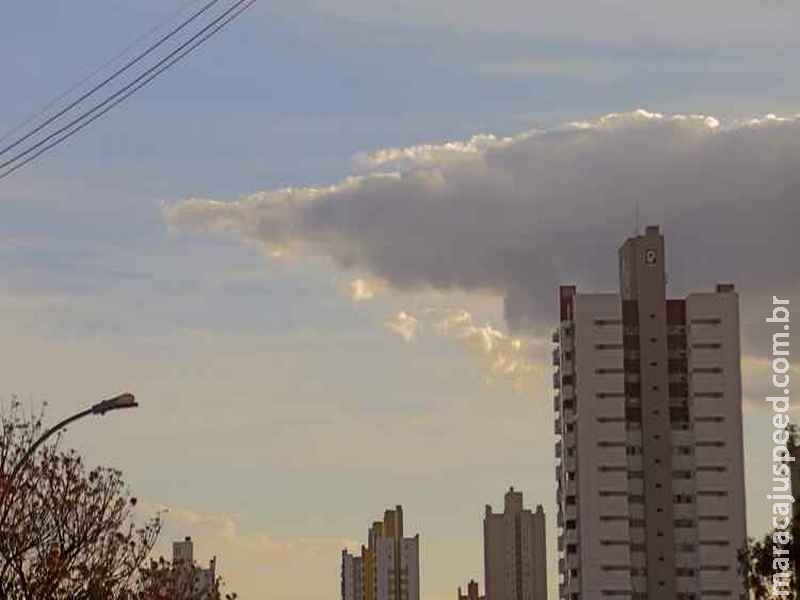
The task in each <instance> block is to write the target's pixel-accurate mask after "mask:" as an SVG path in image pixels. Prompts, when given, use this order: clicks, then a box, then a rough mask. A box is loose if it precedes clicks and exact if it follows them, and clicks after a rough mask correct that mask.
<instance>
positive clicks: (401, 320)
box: [384, 310, 421, 342]
mask: <svg viewBox="0 0 800 600" xmlns="http://www.w3.org/2000/svg"><path fill="white" fill-rule="evenodd" d="M384 324H385V325H386V328H387V329H389V330H390V331H392V332H394V333H396V334H397V335H399V336H400V337H401V338H403V339H404V340H405V341H407V342H411V341H413V340H414V339H415V338H416V337H417V334H418V333H419V330H420V327H421V324H420V322H419V319H417V318H416V317H415V316H413V315H410V314H408V313H407V312H406V311H404V310H401V311H400V312H398V313H397V314H395V315H394V316H392V317H391V318H389V319H388V320H387V321H386V322H385V323H384Z"/></svg>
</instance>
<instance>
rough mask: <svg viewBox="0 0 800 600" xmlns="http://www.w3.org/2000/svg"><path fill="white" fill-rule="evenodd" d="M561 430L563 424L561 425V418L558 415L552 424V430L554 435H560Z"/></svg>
mask: <svg viewBox="0 0 800 600" xmlns="http://www.w3.org/2000/svg"><path fill="white" fill-rule="evenodd" d="M562 430H563V426H562V423H561V418H560V417H559V418H557V419H556V420H555V423H554V426H553V431H554V433H555V434H556V435H561V433H562Z"/></svg>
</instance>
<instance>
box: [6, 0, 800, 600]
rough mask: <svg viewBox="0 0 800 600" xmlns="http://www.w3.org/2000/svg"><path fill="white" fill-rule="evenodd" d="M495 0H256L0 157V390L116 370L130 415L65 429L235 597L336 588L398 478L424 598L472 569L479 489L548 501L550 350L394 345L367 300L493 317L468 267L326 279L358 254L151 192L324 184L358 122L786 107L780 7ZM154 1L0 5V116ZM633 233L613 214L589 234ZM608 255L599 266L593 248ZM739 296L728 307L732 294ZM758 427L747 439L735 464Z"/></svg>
mask: <svg viewBox="0 0 800 600" xmlns="http://www.w3.org/2000/svg"><path fill="white" fill-rule="evenodd" d="M490 4H491V5H489V3H485V2H478V1H477V0H475V1H471V2H460V3H456V2H451V1H450V0H435V1H429V2H422V1H421V0H420V1H415V0H409V1H406V2H388V1H387V2H366V1H363V2H362V1H360V0H343V1H341V2H336V3H333V2H311V1H304V2H289V1H288V0H285V1H284V0H279V1H276V2H272V3H270V2H266V1H264V0H261V1H260V2H259V3H257V5H256V6H255V7H254V9H253V10H252V11H250V12H249V13H247V15H246V16H245V17H244V18H243V19H242V20H241V21H239V22H237V23H236V24H234V26H233V27H231V28H230V29H229V30H227V31H226V32H225V33H224V34H223V35H221V36H219V37H217V38H215V39H214V40H213V42H212V43H210V44H209V45H207V46H206V47H205V48H203V49H202V50H201V51H200V52H199V53H198V54H196V55H193V56H192V57H191V58H190V59H189V60H188V61H186V62H185V63H183V64H181V65H180V66H178V67H177V68H175V69H173V70H172V71H170V72H169V73H168V75H166V76H164V77H163V78H162V79H160V80H158V81H156V82H155V83H154V84H153V85H151V86H150V87H148V88H147V89H145V90H143V91H142V92H141V93H140V94H137V95H136V96H135V97H134V98H133V99H132V100H131V101H130V102H129V103H127V104H126V105H124V106H123V107H120V109H119V110H115V111H114V112H113V113H111V114H109V115H108V117H106V118H104V119H102V120H101V121H99V122H97V123H96V124H93V125H92V126H91V127H89V128H88V129H86V130H85V131H84V132H83V133H82V134H81V135H79V136H76V137H75V138H74V139H73V140H71V141H70V142H69V143H68V144H66V145H65V146H63V147H61V148H60V149H58V150H57V151H55V152H53V153H52V154H50V155H48V156H47V157H46V158H43V159H42V160H41V161H38V162H37V163H35V164H33V165H31V166H30V167H29V168H26V169H25V170H23V171H21V172H19V173H18V174H16V175H15V176H13V177H12V178H9V179H6V180H4V181H2V182H0V281H2V286H1V287H0V310H1V311H2V316H1V317H0V332H1V333H2V338H3V340H4V341H5V342H6V343H5V344H4V349H3V350H2V351H0V352H1V354H0V359H2V364H3V365H4V367H3V369H2V374H3V380H4V386H3V389H2V390H0V394H5V395H6V396H7V395H8V394H11V393H18V394H21V395H22V396H23V397H25V398H30V399H31V401H32V402H38V401H42V400H47V401H48V402H49V404H50V408H49V410H50V411H51V415H52V416H53V417H56V416H59V415H62V414H65V413H68V412H69V411H70V410H73V409H75V408H76V407H78V406H82V405H83V404H85V403H87V402H91V401H93V400H95V399H97V398H99V397H102V396H104V395H107V394H111V393H115V392H118V391H121V390H123V389H130V390H131V391H133V392H135V393H136V394H137V395H138V396H139V398H140V401H141V402H142V408H141V409H139V410H138V411H137V413H136V414H135V415H134V414H131V415H125V416H124V417H122V416H119V417H117V416H115V417H113V418H112V417H109V418H108V419H106V421H105V422H103V423H102V424H100V423H86V424H81V425H80V426H76V427H74V428H73V429H72V431H71V432H70V434H69V436H68V441H69V443H71V444H75V445H77V446H78V447H80V448H81V449H82V450H84V451H86V453H87V454H88V455H89V457H90V459H92V460H94V461H97V462H101V463H104V464H113V465H115V466H119V467H120V468H122V469H123V470H124V471H125V474H126V477H127V479H128V481H129V482H130V485H131V487H132V488H133V490H134V491H135V492H136V493H137V494H138V495H139V496H140V497H141V498H143V499H145V500H146V501H147V502H148V503H149V506H153V507H155V506H160V505H169V506H172V507H173V508H174V512H173V514H174V515H175V517H174V518H173V519H172V521H171V522H170V525H169V527H170V529H169V530H168V532H167V535H175V536H178V537H180V536H183V535H186V534H191V535H194V536H195V538H196V539H197V540H198V545H199V551H200V554H201V556H210V555H211V554H214V553H216V554H218V555H219V556H220V562H221V568H222V570H223V572H224V573H225V574H226V576H227V578H228V579H229V580H230V582H231V586H232V588H233V589H236V590H238V591H240V592H241V593H243V595H244V597H248V598H257V597H261V596H259V594H258V592H259V591H260V590H270V594H269V595H270V596H272V597H280V598H287V599H294V598H297V599H301V598H302V599H305V598H308V599H309V600H311V599H313V600H316V599H318V598H324V597H331V596H332V595H335V594H336V593H337V589H338V587H337V579H336V578H337V573H338V562H337V561H338V553H339V550H340V547H341V546H342V544H344V543H350V542H352V541H357V540H360V539H362V538H363V537H364V535H365V532H366V528H367V524H368V522H369V521H370V520H371V519H373V518H374V517H376V516H378V515H379V514H380V513H381V511H382V510H383V509H384V508H386V507H388V506H391V505H393V504H395V503H403V504H404V505H405V506H406V514H407V518H408V520H409V523H408V528H409V530H411V531H416V530H421V533H422V536H423V547H424V557H425V558H424V561H425V562H424V573H425V582H424V591H425V596H426V598H432V599H436V598H439V597H441V598H443V597H447V596H450V595H451V594H452V593H454V590H455V588H456V587H457V586H458V585H463V584H464V583H465V582H466V581H467V580H468V579H469V578H470V577H478V578H480V577H481V576H482V567H481V547H482V546H481V543H482V542H481V538H480V535H481V534H480V532H481V524H480V519H481V515H482V512H483V505H484V504H485V503H493V504H499V503H500V502H501V500H502V494H503V492H504V490H505V488H506V487H507V486H508V485H512V484H513V485H515V486H516V487H518V488H519V489H522V490H523V491H524V492H525V494H526V501H527V503H529V504H536V503H543V504H544V505H545V508H546V510H549V511H550V512H551V513H552V498H553V495H554V490H553V486H552V483H551V482H552V464H551V456H552V440H551V439H550V437H549V434H548V433H547V432H549V431H550V430H551V426H550V418H551V413H550V408H549V390H548V389H547V387H546V386H547V380H548V377H547V375H548V373H547V371H546V369H544V367H542V365H539V366H538V367H537V369H535V370H534V371H533V372H532V373H531V374H530V375H529V376H528V377H527V381H526V382H525V384H524V386H523V387H522V388H519V389H515V385H514V383H515V382H513V381H509V380H508V378H503V377H496V376H491V373H490V372H489V371H488V370H487V369H486V368H485V367H486V360H485V357H484V356H482V354H481V352H480V351H476V350H475V348H474V347H471V346H470V345H469V343H467V344H465V343H463V341H464V340H463V339H462V340H459V339H452V338H451V337H447V336H436V335H429V336H424V337H421V338H420V339H419V340H418V341H417V342H416V343H413V344H411V343H409V344H407V343H405V342H404V341H403V340H402V339H400V338H398V337H397V336H394V335H392V334H391V333H390V332H389V331H388V330H387V329H386V327H385V326H384V325H385V322H386V320H387V319H388V318H389V315H392V314H396V313H397V312H398V311H399V310H401V309H408V307H417V308H419V307H422V306H427V305H430V304H436V305H438V306H450V307H452V306H458V307H466V308H468V309H469V311H470V312H471V313H472V314H473V315H474V317H475V323H476V324H483V323H486V322H491V323H492V325H493V326H494V327H496V328H497V329H498V331H502V332H504V334H505V332H507V331H508V328H507V326H506V324H505V322H504V311H503V299H502V294H498V293H496V290H492V289H488V287H490V286H487V289H483V290H476V289H474V288H471V289H469V290H459V289H452V288H451V289H450V291H449V292H444V291H442V290H431V289H419V288H415V289H407V288H404V289H399V288H401V287H402V286H399V287H398V286H394V285H392V283H391V282H389V283H388V284H385V285H384V288H382V290H381V293H379V294H378V297H377V298H376V299H375V300H374V301H372V302H358V303H354V302H353V301H352V300H351V299H350V298H349V297H348V294H347V293H346V292H347V286H348V282H349V281H350V279H351V278H352V277H354V276H360V275H370V273H364V272H363V269H362V271H360V272H359V271H358V270H357V269H356V270H350V271H348V270H347V269H342V268H341V266H340V264H339V263H337V260H336V259H335V257H332V256H330V255H326V253H325V252H310V253H301V254H300V255H299V256H292V257H289V258H288V259H285V260H275V259H273V258H268V257H265V253H264V251H263V250H262V249H261V248H260V247H259V245H258V244H257V243H254V242H253V240H249V241H248V242H247V243H245V244H242V243H240V240H239V239H238V236H237V235H236V234H234V235H227V236H221V237H220V236H209V235H205V234H204V233H203V232H200V233H190V232H187V231H186V230H184V229H182V228H180V227H174V226H171V225H169V224H168V223H166V222H165V218H164V212H163V207H164V206H165V205H168V206H170V205H174V204H176V203H178V202H180V201H181V200H183V199H185V198H187V197H203V198H206V197H208V198H217V199H226V200H229V199H235V198H237V197H240V196H243V195H246V194H250V193H253V192H257V191H258V190H275V189H279V188H283V187H285V186H308V185H329V184H334V183H336V182H339V181H341V180H342V179H343V178H344V177H346V176H347V175H349V174H351V173H353V172H357V171H358V168H357V164H356V163H355V162H354V157H356V156H358V155H362V154H363V153H369V152H373V151H376V150H380V149H382V148H402V147H406V146H411V145H416V144H423V143H433V144H435V143H441V142H444V141H448V140H464V139H469V138H470V137H471V136H472V135H474V134H478V133H495V134H498V135H515V134H518V133H520V132H523V131H527V130H531V129H539V128H552V127H555V126H557V125H559V124H560V123H563V122H566V121H572V120H591V119H595V118H597V117H599V116H600V115H604V114H606V113H610V112H620V111H630V110H633V109H636V108H638V107H645V108H647V109H649V110H653V111H661V112H664V113H702V114H710V115H714V116H715V117H717V118H719V119H738V118H749V117H752V116H755V115H763V114H766V113H777V114H784V115H793V114H796V113H797V112H798V104H797V97H798V93H799V92H800V83H798V80H797V78H796V77H795V76H794V71H795V66H796V64H797V62H798V59H800V46H798V44H797V42H796V40H795V39H793V33H794V32H795V31H796V27H795V25H796V23H797V20H798V9H797V7H796V6H795V5H793V4H792V3H785V2H777V1H776V2H758V3H756V2H754V3H744V2H716V1H711V2H708V3H705V4H704V5H703V6H702V7H697V6H693V3H688V2H676V3H671V4H670V6H669V7H650V8H649V9H648V11H647V12H643V9H642V7H641V6H640V4H639V3H634V2H629V1H627V0H617V1H613V2H602V3H591V4H589V3H585V4H584V3H576V4H574V5H570V6H568V7H567V6H550V5H549V4H542V3H537V2H522V1H516V0H505V1H500V2H492V3H490ZM177 6H179V4H178V3H177V2H167V3H164V2H158V3H157V2H150V1H148V2H136V3H134V2H125V1H122V0H117V1H106V2H99V1H95V0H87V1H86V2H81V3H74V2H66V1H61V2H49V3H15V4H14V5H10V6H7V7H5V9H4V18H3V20H2V22H0V55H2V56H3V57H4V59H5V60H4V61H3V62H4V70H3V79H2V82H3V86H2V87H3V89H2V93H1V94H0V129H1V130H6V129H8V128H10V127H13V126H14V125H16V124H17V123H18V122H19V121H20V120H21V119H23V118H24V117H25V116H26V115H27V114H29V113H30V111H31V110H33V109H34V108H35V107H37V106H40V105H42V104H43V103H44V102H46V101H47V100H48V99H49V98H51V97H52V96H54V95H55V94H57V93H58V92H60V91H62V90H63V89H65V88H66V87H67V86H69V85H70V84H71V83H73V82H74V81H76V80H78V79H80V78H81V77H82V76H83V75H84V74H85V73H87V72H89V71H91V70H92V69H93V68H94V67H95V66H97V65H98V64H100V63H102V62H103V61H105V60H106V59H107V58H108V57H110V56H112V55H114V54H115V53H116V52H117V51H118V50H119V49H121V48H122V47H124V46H125V45H126V44H127V43H128V42H129V41H130V40H132V39H134V38H136V37H137V36H138V35H140V34H141V33H142V32H144V31H146V30H147V29H149V28H150V27H151V26H153V25H154V24H155V23H158V22H159V21H160V20H161V19H163V18H164V17H165V16H166V15H168V14H170V13H171V12H172V11H174V10H175V8H176V7H177ZM787 148H789V150H790V151H791V149H792V148H794V147H793V146H791V147H788V146H787ZM795 158H796V157H795ZM792 185H794V182H793V181H792V182H789V184H787V189H790V190H791V189H794V188H793V187H791V186H792ZM628 208H629V207H628ZM626 210H628V209H627V208H626ZM786 210H787V211H789V212H787V213H786V214H787V215H788V216H789V217H792V218H794V216H796V209H795V211H794V212H792V209H791V208H786ZM653 214H658V215H659V216H661V212H658V211H655V210H654V212H653ZM663 214H664V216H665V218H667V219H668V218H669V211H668V210H666V209H665V211H664V213H663ZM786 222H787V223H788V222H790V221H788V220H786ZM628 230H629V227H628V225H618V224H608V225H607V229H606V231H608V232H609V237H611V236H613V239H609V240H608V244H609V247H612V248H613V246H615V245H616V244H617V243H618V242H619V241H621V238H622V236H624V235H626V234H627V233H628V232H629V231H628ZM675 235H676V236H681V235H689V234H688V233H685V234H681V233H680V232H679V231H676V234H675ZM245 237H246V236H245ZM617 238H619V239H617ZM668 243H669V238H668ZM792 243H793V242H791V241H789V242H786V244H788V246H785V247H788V249H789V250H792ZM794 243H795V244H796V242H794ZM794 250H796V246H795V247H794ZM674 252H675V254H676V255H677V257H678V258H677V259H676V260H679V261H680V260H683V261H686V260H687V259H686V258H685V257H683V258H681V257H680V253H678V252H677V248H676V250H675V251H674ZM614 260H615V257H614V255H613V254H610V255H609V256H608V257H607V260H606V261H605V262H604V263H603V264H604V265H605V263H606V262H607V268H606V267H603V268H602V269H601V271H602V270H603V269H605V271H603V272H604V273H611V274H613V272H614ZM367 271H368V269H367ZM565 276H566V274H565ZM604 276H605V275H604ZM677 278H678V279H680V276H677ZM603 281H605V280H603V279H602V277H599V278H598V281H597V282H595V281H592V282H589V283H587V284H586V285H587V286H591V285H594V284H595V283H598V284H601V283H602V282H603ZM713 283H715V281H712V280H709V281H708V285H709V286H710V285H713ZM789 283H790V284H791V285H790V287H791V286H795V285H796V281H794V280H793V281H791V282H789ZM478 287H480V286H478ZM792 289H793V290H794V289H796V288H795V287H792ZM753 311H754V309H753V307H752V306H751V305H748V306H746V307H744V308H743V312H744V313H746V314H745V320H747V319H748V318H749V317H748V315H751V314H754V313H753ZM752 320H753V319H752V318H751V319H750V321H752ZM540 325H542V324H540ZM543 328H544V325H542V327H540V328H539V330H537V331H536V333H537V335H539V334H542V333H543V331H544V329H543ZM429 329H430V327H429ZM752 356H753V359H754V360H756V359H757V358H758V351H757V349H753V351H752ZM752 365H755V366H753V369H752V370H751V374H752V372H760V371H759V369H760V368H761V367H762V366H763V365H760V363H757V362H753V363H752ZM489 376H491V377H490V379H491V381H490V382H487V381H486V380H487V377H489ZM753 414H756V415H757V414H758V413H753ZM751 418H752V419H753V421H752V423H751V430H752V431H758V429H757V427H758V423H760V421H758V420H757V417H751ZM762 437H763V436H762ZM760 439H761V438H759V437H758V436H757V434H756V433H752V434H751V435H750V437H748V441H747V443H748V448H751V449H752V448H755V449H756V450H754V451H753V452H752V453H751V455H752V456H750V458H749V460H750V461H751V463H750V464H751V465H755V466H752V468H751V471H752V472H753V473H757V471H758V465H759V464H760V463H759V462H758V458H757V455H758V452H757V449H758V448H759V447H760V444H761V442H760V441H759V440H760ZM753 477H754V479H753V481H760V480H759V479H758V476H757V475H753ZM750 505H751V506H750V511H751V521H752V522H753V523H755V526H756V527H762V526H763V524H764V523H765V522H766V520H765V517H764V516H763V515H761V516H759V513H758V507H759V504H758V502H750ZM762 512H763V511H762ZM550 536H551V539H552V537H553V536H554V530H553V531H551V532H550ZM298 557H302V558H298ZM300 565H303V567H302V568H301V567H300ZM309 573H312V574H313V575H314V576H313V577H309V576H308V574H309ZM264 597H266V595H264Z"/></svg>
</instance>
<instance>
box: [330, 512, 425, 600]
mask: <svg viewBox="0 0 800 600" xmlns="http://www.w3.org/2000/svg"><path fill="white" fill-rule="evenodd" d="M341 594H342V600H419V534H417V535H415V536H414V537H413V538H407V537H403V507H402V506H399V505H398V506H396V507H395V509H394V510H387V511H386V512H385V513H384V515H383V521H376V522H374V523H373V524H372V527H370V528H369V533H368V542H367V546H362V547H361V556H354V555H352V554H350V553H349V552H347V551H346V550H345V551H342V579H341Z"/></svg>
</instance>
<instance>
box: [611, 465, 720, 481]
mask: <svg viewBox="0 0 800 600" xmlns="http://www.w3.org/2000/svg"><path fill="white" fill-rule="evenodd" d="M597 470H598V471H600V472H601V473H624V472H626V471H627V472H628V477H629V478H631V479H641V478H643V477H644V471H638V470H634V471H628V466H627V465H600V466H599V467H597ZM727 470H728V468H727V467H725V466H722V465H699V466H697V467H695V471H697V472H698V473H701V472H706V473H724V472H725V471H727ZM693 476H694V473H693V472H692V471H691V470H689V469H676V470H674V471H672V478H673V479H691V478H692V477H693Z"/></svg>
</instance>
